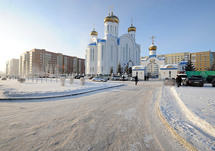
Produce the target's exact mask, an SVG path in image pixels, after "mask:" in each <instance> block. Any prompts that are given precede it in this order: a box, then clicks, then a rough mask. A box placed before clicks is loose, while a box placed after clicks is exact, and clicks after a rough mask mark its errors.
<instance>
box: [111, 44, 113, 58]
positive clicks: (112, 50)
mask: <svg viewBox="0 0 215 151" xmlns="http://www.w3.org/2000/svg"><path fill="white" fill-rule="evenodd" d="M111 61H113V45H111Z"/></svg>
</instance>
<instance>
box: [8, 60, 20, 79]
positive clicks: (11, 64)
mask: <svg viewBox="0 0 215 151" xmlns="http://www.w3.org/2000/svg"><path fill="white" fill-rule="evenodd" d="M6 75H7V76H10V77H18V76H19V59H11V60H9V61H7V62H6Z"/></svg>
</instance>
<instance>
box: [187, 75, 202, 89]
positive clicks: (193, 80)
mask: <svg viewBox="0 0 215 151" xmlns="http://www.w3.org/2000/svg"><path fill="white" fill-rule="evenodd" d="M184 85H186V86H200V87H203V86H204V80H203V79H202V78H198V77H190V78H187V79H186V80H185V83H184Z"/></svg>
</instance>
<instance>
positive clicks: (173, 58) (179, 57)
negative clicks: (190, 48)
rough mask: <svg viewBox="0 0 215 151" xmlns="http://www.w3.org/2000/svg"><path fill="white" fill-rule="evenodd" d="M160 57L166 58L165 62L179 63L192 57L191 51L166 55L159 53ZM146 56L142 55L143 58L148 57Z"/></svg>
mask: <svg viewBox="0 0 215 151" xmlns="http://www.w3.org/2000/svg"><path fill="white" fill-rule="evenodd" d="M157 57H158V58H164V59H165V64H179V63H180V62H181V61H188V60H189V59H190V53H189V52H181V53H172V54H165V55H157ZM147 58H148V56H146V57H141V60H142V59H143V60H145V59H147Z"/></svg>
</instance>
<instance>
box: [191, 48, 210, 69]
mask: <svg viewBox="0 0 215 151" xmlns="http://www.w3.org/2000/svg"><path fill="white" fill-rule="evenodd" d="M190 58H191V61H192V62H193V64H194V66H195V69H196V71H206V70H208V68H210V67H211V64H212V59H213V55H212V53H211V51H204V52H196V53H191V54H190Z"/></svg>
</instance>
